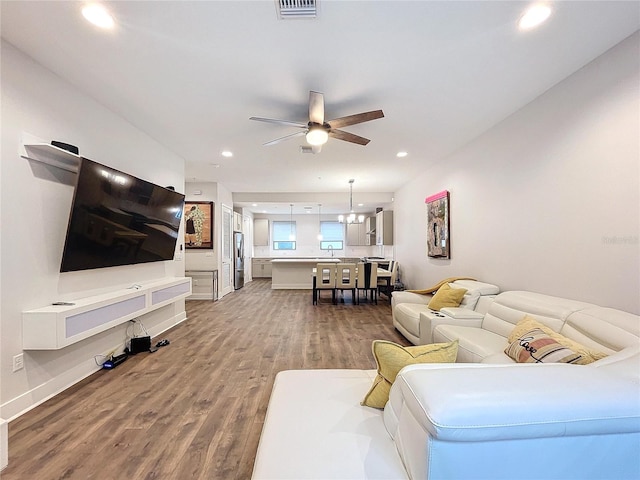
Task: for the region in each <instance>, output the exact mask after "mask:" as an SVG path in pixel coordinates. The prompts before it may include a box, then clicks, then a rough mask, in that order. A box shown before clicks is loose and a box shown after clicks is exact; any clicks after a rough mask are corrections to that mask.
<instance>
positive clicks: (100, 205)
mask: <svg viewBox="0 0 640 480" xmlns="http://www.w3.org/2000/svg"><path fill="white" fill-rule="evenodd" d="M183 206H184V195H183V194H181V193H178V192H175V191H173V190H170V189H168V188H165V187H161V186H159V185H155V184H153V183H151V182H148V181H146V180H142V179H140V178H137V177H134V176H133V175H129V174H127V173H124V172H121V171H119V170H116V169H114V168H111V167H107V166H106V165H102V164H100V163H97V162H94V161H92V160H89V159H87V158H82V159H81V162H80V168H79V169H78V175H77V183H76V188H75V194H74V198H73V205H72V207H71V214H70V215H69V224H68V227H67V237H66V241H65V245H64V251H63V254H62V265H61V266H60V271H61V272H71V271H76V270H89V269H93V268H102V267H114V266H118V265H131V264H135V263H147V262H156V261H163V260H172V259H173V254H174V252H175V248H176V242H177V240H178V230H179V228H180V219H181V218H182V211H183Z"/></svg>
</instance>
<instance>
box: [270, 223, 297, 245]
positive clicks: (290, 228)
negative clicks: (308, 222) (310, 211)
mask: <svg viewBox="0 0 640 480" xmlns="http://www.w3.org/2000/svg"><path fill="white" fill-rule="evenodd" d="M295 238H296V222H273V249H274V250H295V249H296V240H295Z"/></svg>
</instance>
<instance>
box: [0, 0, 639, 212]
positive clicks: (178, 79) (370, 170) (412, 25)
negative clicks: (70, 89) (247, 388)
mask: <svg viewBox="0 0 640 480" xmlns="http://www.w3.org/2000/svg"><path fill="white" fill-rule="evenodd" d="M104 3H106V4H107V5H108V7H109V8H110V10H111V11H112V13H113V15H114V17H115V18H116V22H117V26H116V28H115V29H114V30H113V31H110V32H105V31H100V30H98V29H96V28H95V27H93V26H91V25H90V24H88V23H87V22H86V21H85V20H84V18H83V17H82V15H81V13H80V8H81V6H82V4H83V3H82V2H76V1H62V2H61V1H56V2H48V1H45V2H38V1H2V3H1V6H2V10H1V19H2V37H3V38H5V39H6V40H7V41H9V42H10V43H12V44H13V45H14V46H16V47H17V48H19V49H20V50H22V51H23V52H25V53H26V54H28V55H29V56H31V57H33V58H34V59H35V60H36V61H37V62H39V63H40V64H42V65H44V66H46V67H47V68H49V69H51V70H52V71H54V72H55V73H57V74H58V75H60V76H61V77H63V78H65V79H67V80H68V81H69V82H71V83H72V84H74V85H76V86H77V87H78V88H79V89H81V90H82V91H84V92H86V93H87V94H89V95H90V96H91V97H93V98H95V99H96V100H97V101H99V102H100V103H101V104H103V105H105V106H106V107H107V108H109V109H110V110H112V111H114V112H116V113H118V114H119V115H120V116H122V117H123V118H125V119H126V120H128V121H129V122H130V123H131V124H133V125H135V126H136V127H137V128H139V129H140V130H143V131H144V132H146V133H147V134H149V135H150V136H151V137H153V138H155V139H156V140H157V141H158V142H160V143H162V144H163V145H165V146H166V147H167V148H169V149H170V150H172V151H174V152H176V153H177V154H179V155H180V156H181V157H183V158H184V159H185V161H186V177H187V182H220V183H222V184H223V185H224V186H225V187H226V188H228V189H229V190H230V191H232V192H234V199H237V200H239V201H241V202H242V204H246V205H249V204H250V203H251V202H252V201H259V202H262V199H265V203H261V205H260V206H259V207H257V208H255V209H253V210H255V211H262V210H264V209H265V205H267V204H268V205H269V208H272V207H273V206H276V205H277V206H278V207H279V208H278V210H275V211H280V212H281V213H284V212H286V213H288V212H289V202H294V203H295V205H296V211H298V208H299V210H300V211H302V206H303V205H316V206H317V203H323V205H324V207H323V211H325V212H327V213H329V212H330V211H332V209H336V208H337V209H338V210H340V209H341V210H345V209H346V208H345V207H346V206H347V203H348V180H349V179H351V178H353V179H355V183H354V202H355V203H360V202H361V201H363V199H364V198H365V197H366V198H367V202H370V203H368V204H366V205H365V207H363V208H364V209H366V210H369V211H370V210H372V207H373V206H375V204H376V203H380V202H385V201H390V199H391V197H392V192H394V191H396V190H397V189H398V188H400V187H401V186H402V185H403V184H405V183H406V182H408V181H409V180H411V179H412V178H415V176H416V175H418V174H421V173H422V172H424V171H425V170H428V169H429V166H430V165H432V164H434V163H435V162H438V161H441V160H442V159H443V158H444V157H446V156H447V155H448V154H450V153H452V152H454V151H455V150H456V149H459V148H461V147H462V146H464V145H465V144H467V143H468V142H469V141H471V140H472V139H473V138H475V137H476V136H478V135H480V134H481V133H483V132H484V131H486V130H487V129H489V128H490V127H492V126H493V125H495V124H497V123H498V122H500V121H502V120H504V119H505V118H506V117H508V116H509V115H511V114H512V113H514V112H515V111H517V110H518V109H520V108H521V107H523V106H524V105H526V104H527V103H528V102H530V101H532V100H533V99H534V98H536V97H537V96H539V95H540V94H542V93H543V92H545V91H546V90H547V89H549V88H550V87H552V86H553V85H554V84H556V83H558V82H559V81H561V80H562V79H563V78H565V77H567V76H568V75H570V74H571V73H573V72H575V71H576V70H578V69H579V68H581V67H582V66H583V65H585V64H586V63H588V62H589V61H591V60H593V59H594V58H596V57H597V56H599V55H601V54H602V53H604V52H605V51H606V50H608V49H609V48H611V47H612V46H614V45H615V44H616V43H618V42H620V41H621V40H623V39H624V38H626V37H627V36H629V35H630V34H632V33H633V32H634V31H636V30H638V28H640V2H637V1H624V2H615V1H562V2H548V3H549V4H551V5H552V7H553V10H554V12H553V15H552V16H551V18H550V19H549V21H548V22H547V23H545V24H544V25H543V26H542V27H540V28H538V29H536V30H534V31H529V32H520V31H518V29H517V20H518V18H519V17H520V15H521V14H522V12H523V10H524V9H525V7H526V6H527V5H528V4H529V2H520V1H501V2H498V1H494V2H492V1H474V2H465V1H408V2H404V1H335V0H333V1H329V0H324V1H323V0H319V6H318V15H317V18H315V19H295V20H281V19H279V18H278V16H277V14H276V6H275V2H274V1H273V0H263V1H117V2H104ZM309 90H316V91H319V92H323V93H324V95H325V102H326V105H325V112H326V118H327V119H332V118H336V117H341V116H344V115H349V114H354V113H360V112H364V111H369V110H375V109H382V110H383V111H384V113H385V118H383V119H379V120H374V121H372V122H368V123H363V124H360V125H354V126H351V127H346V128H345V129H344V130H346V131H349V132H352V133H355V134H357V135H361V136H364V137H367V138H370V139H371V143H369V145H367V146H360V145H355V144H350V143H346V142H342V141H339V140H336V139H330V140H329V143H328V144H327V145H325V146H324V148H323V151H322V152H321V153H320V154H318V155H312V154H303V153H301V152H300V149H299V147H300V145H302V144H304V140H302V141H301V140H300V139H293V140H290V141H286V142H282V143H280V144H277V145H274V146H270V147H265V146H262V144H263V143H265V142H267V141H270V140H273V139H275V138H278V137H281V136H284V135H287V134H289V133H294V132H295V131H296V129H294V128H289V127H285V126H279V125H272V124H267V123H261V122H254V121H250V120H249V117H251V116H260V117H269V118H276V119H284V120H293V121H299V122H306V121H307V116H308V111H307V107H308V104H307V102H308V95H309V93H308V92H309ZM223 150H231V151H232V152H233V153H234V156H233V157H232V158H224V157H222V156H221V152H222V151H223ZM400 150H405V151H407V152H409V155H408V156H407V157H406V158H403V159H398V158H396V153H397V152H398V151H400ZM214 164H216V165H219V167H215V166H214ZM270 192H271V193H270ZM273 192H283V193H285V194H286V195H277V194H276V195H274V194H273ZM267 193H270V195H269V196H265V194H267ZM336 193H337V198H338V199H339V202H341V204H338V205H334V204H332V202H333V201H334V200H335V198H336ZM358 195H360V196H361V198H360V199H359V198H358ZM267 199H268V201H267ZM283 209H284V212H283ZM269 211H274V210H269Z"/></svg>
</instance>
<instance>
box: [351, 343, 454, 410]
mask: <svg viewBox="0 0 640 480" xmlns="http://www.w3.org/2000/svg"><path fill="white" fill-rule="evenodd" d="M371 350H372V351H373V356H374V358H375V360H376V364H377V365H378V375H377V377H376V379H375V380H374V381H373V385H372V386H371V388H370V389H369V391H368V392H367V394H366V395H365V397H364V400H362V402H361V404H362V405H365V406H367V407H374V408H384V406H385V405H386V404H387V401H388V400H389V390H391V385H392V384H393V382H394V381H395V379H396V376H397V375H398V372H400V370H402V369H403V368H404V367H406V366H407V365H415V364H417V363H453V362H455V361H456V356H457V354H458V342H457V340H456V341H454V342H449V343H431V344H429V345H418V346H415V347H403V346H402V345H398V344H397V343H393V342H389V341H387V340H374V342H373V344H372V345H371Z"/></svg>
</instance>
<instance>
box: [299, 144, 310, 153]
mask: <svg viewBox="0 0 640 480" xmlns="http://www.w3.org/2000/svg"><path fill="white" fill-rule="evenodd" d="M300 153H313V149H312V148H311V147H307V146H305V145H300Z"/></svg>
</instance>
